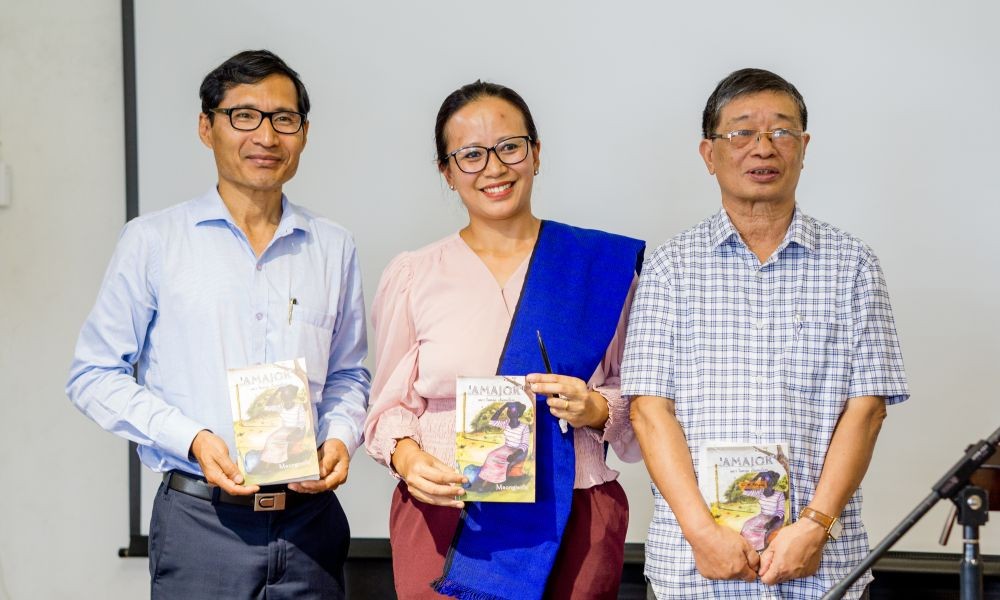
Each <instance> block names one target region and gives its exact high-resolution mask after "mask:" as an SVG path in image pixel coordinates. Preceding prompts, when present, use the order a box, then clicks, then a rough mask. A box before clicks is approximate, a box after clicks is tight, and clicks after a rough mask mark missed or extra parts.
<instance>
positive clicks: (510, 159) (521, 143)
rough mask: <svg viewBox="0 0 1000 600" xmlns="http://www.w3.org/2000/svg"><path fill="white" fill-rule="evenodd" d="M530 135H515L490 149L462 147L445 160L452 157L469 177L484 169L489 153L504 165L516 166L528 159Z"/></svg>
mask: <svg viewBox="0 0 1000 600" xmlns="http://www.w3.org/2000/svg"><path fill="white" fill-rule="evenodd" d="M533 141H534V140H532V139H531V136H530V135H517V136H514V137H509V138H506V139H503V140H500V141H499V142H497V143H496V145H494V146H493V147H492V148H487V147H486V146H462V147H461V148H459V149H458V150H455V151H454V152H451V153H449V154H448V155H447V156H445V160H447V159H449V158H452V157H454V158H455V164H456V165H458V168H459V169H460V170H461V171H462V172H463V173H468V174H470V175H472V174H475V173H479V172H480V171H482V170H483V169H485V168H486V164H487V163H488V162H489V159H490V152H492V153H493V154H494V155H496V157H497V159H498V160H499V161H500V162H502V163H503V164H505V165H508V166H510V165H516V164H517V163H519V162H521V161H523V160H524V159H526V158H528V146H530V145H531V142H533Z"/></svg>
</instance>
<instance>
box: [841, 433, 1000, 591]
mask: <svg viewBox="0 0 1000 600" xmlns="http://www.w3.org/2000/svg"><path fill="white" fill-rule="evenodd" d="M998 443H1000V429H997V430H996V431H994V432H993V435H991V436H990V437H989V438H987V439H985V440H979V441H978V442H976V443H975V444H973V445H972V446H970V447H969V449H968V450H967V451H966V453H965V456H963V457H962V458H961V459H960V460H959V461H958V462H957V463H955V464H954V466H952V467H951V468H950V469H948V471H947V472H946V473H945V474H944V477H942V478H941V479H940V480H938V482H937V483H935V484H934V487H933V488H932V491H931V493H930V495H929V496H927V497H926V498H924V500H923V501H922V502H921V503H920V504H918V505H917V507H916V508H915V509H913V511H911V512H910V514H908V515H906V517H905V518H904V519H903V520H902V521H901V522H900V523H899V524H898V525H896V527H895V528H894V529H893V530H892V531H890V532H889V535H887V536H885V539H883V540H882V541H881V542H880V543H879V545H878V546H876V547H875V548H873V549H872V551H871V552H869V553H868V556H866V557H865V559H864V560H863V561H861V564H859V565H858V566H857V568H855V569H854V570H853V571H851V572H850V573H848V574H847V577H845V578H844V579H843V580H841V582H840V583H838V584H837V585H836V586H834V587H833V588H831V589H830V591H829V592H827V593H826V595H825V596H823V600H835V599H839V598H843V596H844V594H845V593H846V592H847V590H848V589H850V587H851V584H853V583H854V582H855V581H857V580H858V578H859V577H861V576H862V575H864V574H865V571H867V570H868V569H870V568H871V566H872V565H874V564H875V562H876V561H878V559H879V558H880V557H881V556H882V555H883V554H885V553H886V552H887V551H888V550H889V548H892V546H893V545H894V544H895V543H896V542H898V541H899V539H900V538H901V537H903V535H905V534H906V532H907V531H909V530H910V528H911V527H913V526H914V525H915V524H916V523H917V521H919V520H920V519H921V518H922V517H923V516H924V515H925V514H927V512H928V511H929V510H930V509H931V508H933V507H934V505H935V504H937V503H938V501H939V500H941V499H942V498H951V499H952V501H953V502H955V503H956V504H957V505H958V510H959V519H960V520H959V522H960V523H962V525H963V529H964V533H965V536H964V537H965V555H964V557H963V559H962V596H961V598H962V600H975V599H978V598H982V597H983V567H982V562H981V561H980V559H979V525H982V524H985V523H986V518H985V517H982V520H981V522H979V523H978V524H976V521H977V520H978V519H979V517H974V516H972V515H970V517H971V521H970V522H969V524H967V523H966V522H963V521H962V520H961V519H962V514H963V513H965V512H978V511H979V510H980V509H981V510H982V511H983V513H984V514H986V511H987V510H988V508H989V502H988V501H987V499H986V492H985V491H984V490H983V489H982V488H975V487H974V486H969V485H968V484H969V478H970V477H971V476H972V474H973V473H974V472H975V471H976V469H978V468H979V467H981V466H982V464H983V463H984V462H986V461H987V460H988V459H989V458H990V457H991V456H993V453H994V452H996V449H997V444H998ZM969 488H974V489H975V490H979V492H980V493H981V496H978V497H979V498H980V500H981V506H980V507H978V508H977V509H976V510H975V511H973V510H972V508H971V507H970V506H969V503H968V501H971V502H972V503H973V504H975V503H977V502H980V500H973V499H972V495H975V494H974V493H973V494H972V495H969V494H968V493H967V490H968V489H969ZM963 494H966V495H965V496H963ZM962 498H965V499H966V501H965V502H963V500H962ZM966 509H968V511H967V510H966ZM967 563H968V565H967ZM966 571H968V575H966ZM967 579H974V581H972V582H967V581H966V580H967ZM966 588H968V590H969V593H973V592H976V591H978V594H977V595H970V596H966V595H965V594H966Z"/></svg>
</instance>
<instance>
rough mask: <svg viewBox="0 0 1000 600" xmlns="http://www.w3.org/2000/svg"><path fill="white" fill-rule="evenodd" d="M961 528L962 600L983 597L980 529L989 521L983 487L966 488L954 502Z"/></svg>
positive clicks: (976, 599)
mask: <svg viewBox="0 0 1000 600" xmlns="http://www.w3.org/2000/svg"><path fill="white" fill-rule="evenodd" d="M953 500H954V502H955V505H956V506H957V507H958V523H959V524H960V525H961V526H962V547H963V548H962V564H961V568H960V570H959V573H960V575H961V590H962V593H961V596H960V598H961V600H979V599H981V598H982V597H983V561H982V559H981V558H980V556H979V527H980V526H981V525H985V524H986V521H987V520H989V516H990V513H989V506H990V502H989V496H988V494H987V492H986V490H984V489H983V488H981V487H977V486H974V485H967V486H965V487H964V488H962V490H961V491H960V492H959V493H958V496H957V497H956V498H954V499H953Z"/></svg>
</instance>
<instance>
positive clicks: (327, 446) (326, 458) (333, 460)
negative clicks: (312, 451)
mask: <svg viewBox="0 0 1000 600" xmlns="http://www.w3.org/2000/svg"><path fill="white" fill-rule="evenodd" d="M317 459H318V460H319V479H317V480H315V481H302V482H295V483H289V484H288V489H290V490H292V491H293V492H299V493H301V494H318V493H320V492H326V491H333V490H335V489H337V488H338V487H340V486H341V485H342V484H343V483H345V482H346V481H347V471H348V469H349V468H350V465H351V455H350V453H348V452H347V446H345V445H344V442H342V441H340V440H338V439H330V440H327V441H326V442H324V443H323V445H322V446H320V447H319V450H318V451H317Z"/></svg>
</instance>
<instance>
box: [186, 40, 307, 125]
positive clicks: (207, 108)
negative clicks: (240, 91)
mask: <svg viewBox="0 0 1000 600" xmlns="http://www.w3.org/2000/svg"><path fill="white" fill-rule="evenodd" d="M275 74H278V75H284V76H285V77H287V78H289V79H291V80H292V83H293V84H294V85H295V93H296V95H297V96H298V111H299V112H300V113H302V114H304V115H308V114H309V94H308V93H307V92H306V86H305V84H303V83H302V80H301V79H299V74H298V73H296V72H295V71H294V70H292V68H291V67H289V66H288V65H287V64H285V61H283V60H281V59H280V58H279V57H278V56H277V55H276V54H274V53H273V52H271V51H269V50H244V51H243V52H240V53H239V54H236V55H234V56H232V57H230V58H229V59H228V60H226V62H224V63H222V64H221V65H219V66H218V67H216V68H214V69H212V72H211V73H209V74H208V75H205V79H203V80H202V82H201V89H200V90H199V91H198V94H199V95H200V96H201V112H203V113H205V114H206V115H208V118H209V119H211V118H212V117H213V115H214V114H215V113H213V112H211V111H212V109H213V108H218V107H219V104H220V103H221V102H222V98H223V97H224V96H225V95H226V92H227V91H229V90H230V89H231V88H234V87H236V86H237V85H241V84H253V83H257V82H258V81H260V80H262V79H264V78H265V77H268V76H270V75H275Z"/></svg>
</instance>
